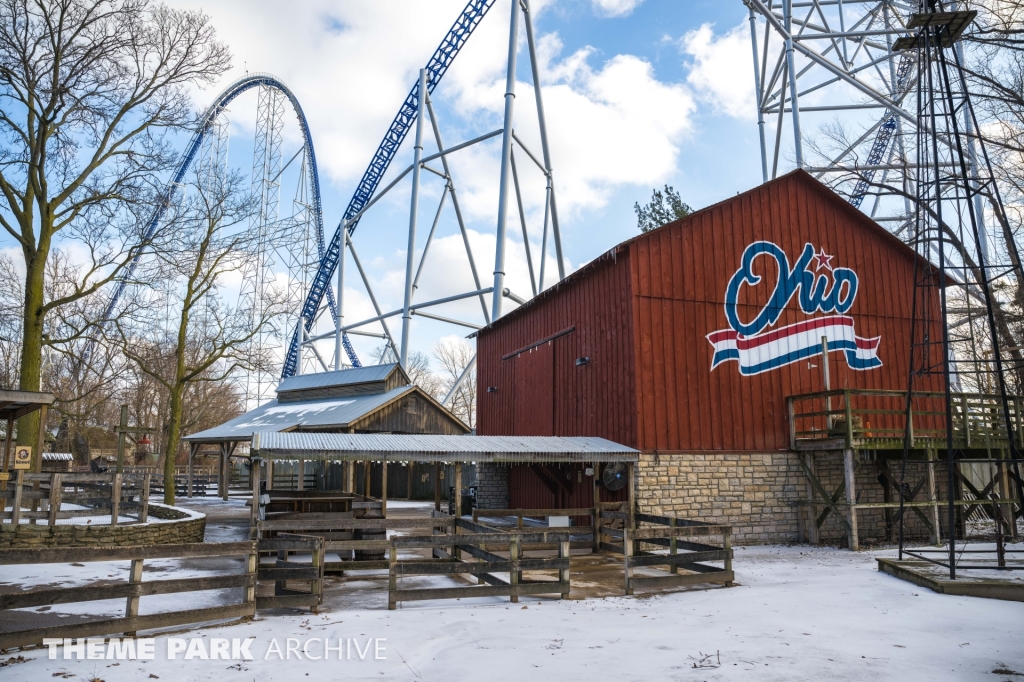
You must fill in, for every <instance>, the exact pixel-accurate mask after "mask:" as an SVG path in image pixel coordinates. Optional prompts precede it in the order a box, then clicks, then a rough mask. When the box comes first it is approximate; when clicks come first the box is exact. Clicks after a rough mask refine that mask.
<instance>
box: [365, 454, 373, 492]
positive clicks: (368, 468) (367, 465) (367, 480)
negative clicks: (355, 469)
mask: <svg viewBox="0 0 1024 682" xmlns="http://www.w3.org/2000/svg"><path fill="white" fill-rule="evenodd" d="M372 470H373V462H371V461H370V460H365V461H363V496H364V497H366V498H369V497H370V472H371V471H372Z"/></svg>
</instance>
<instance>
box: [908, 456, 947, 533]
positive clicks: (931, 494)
mask: <svg viewBox="0 0 1024 682" xmlns="http://www.w3.org/2000/svg"><path fill="white" fill-rule="evenodd" d="M937 456H938V455H937V453H936V452H935V450H933V449H932V448H928V471H927V474H928V501H929V502H931V503H932V507H931V509H932V538H931V540H932V544H933V545H935V546H936V547H937V546H938V545H939V542H941V540H942V538H941V535H940V533H939V492H938V490H937V488H936V486H935V460H936V458H937ZM899 494H900V495H903V491H902V490H901V491H899Z"/></svg>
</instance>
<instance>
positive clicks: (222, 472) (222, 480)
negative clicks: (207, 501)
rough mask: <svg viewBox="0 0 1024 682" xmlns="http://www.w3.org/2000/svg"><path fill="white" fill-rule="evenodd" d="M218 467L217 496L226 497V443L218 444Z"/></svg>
mask: <svg viewBox="0 0 1024 682" xmlns="http://www.w3.org/2000/svg"><path fill="white" fill-rule="evenodd" d="M219 464H220V467H219V468H218V471H217V496H218V497H220V498H222V499H225V500H226V499H228V444H227V443H221V444H220V461H219Z"/></svg>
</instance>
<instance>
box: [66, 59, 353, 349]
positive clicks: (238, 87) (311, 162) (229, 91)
mask: <svg viewBox="0 0 1024 682" xmlns="http://www.w3.org/2000/svg"><path fill="white" fill-rule="evenodd" d="M261 86H262V87H268V88H273V89H275V90H278V91H280V92H281V93H282V94H283V95H285V96H286V97H287V98H288V101H289V102H290V103H291V105H292V109H294V110H295V115H296V117H297V118H298V120H299V126H300V127H301V128H302V140H303V146H304V147H305V153H306V158H307V160H308V164H307V168H308V172H309V184H310V187H311V191H312V195H313V196H312V202H313V216H314V222H315V228H316V241H317V255H318V257H319V258H321V259H322V258H323V257H324V219H323V207H322V203H321V200H320V176H319V173H318V172H317V167H316V152H315V151H314V149H313V136H312V135H311V134H310V132H309V123H308V122H307V121H306V114H305V113H304V112H303V111H302V106H301V105H300V104H299V100H298V99H297V98H296V97H295V94H294V93H293V92H292V91H291V90H289V89H288V87H287V86H286V85H285V84H284V83H282V82H281V81H280V80H278V79H277V78H275V77H274V76H272V75H270V74H266V73H254V74H251V75H246V76H245V77H243V78H240V79H238V80H237V81H235V82H234V83H232V84H231V85H229V86H228V87H227V88H225V89H224V91H223V92H221V93H220V95H219V96H218V97H217V99H215V100H214V102H213V104H211V105H210V106H209V108H207V110H206V112H205V113H204V114H203V117H202V120H201V122H200V125H199V127H198V128H197V129H196V131H195V133H193V135H192V139H191V140H189V143H188V146H187V147H186V148H185V154H184V155H183V156H182V158H181V161H180V162H179V163H178V167H177V169H176V170H175V173H174V177H173V178H172V179H171V181H170V182H169V183H167V186H166V187H165V188H164V191H163V195H162V196H161V197H160V199H159V201H158V203H157V207H156V209H155V210H154V211H153V215H152V216H151V218H150V220H149V223H148V225H147V227H146V231H145V233H144V237H143V240H144V242H148V241H149V240H151V239H152V238H153V236H154V235H155V234H156V231H157V229H158V228H159V227H160V222H161V221H162V220H163V218H164V215H165V214H166V213H167V209H168V208H169V207H170V206H171V205H172V204H173V203H174V199H175V197H176V196H177V193H178V191H179V188H180V187H181V184H182V183H183V182H184V180H185V174H186V173H187V172H188V169H189V168H190V167H191V166H192V162H193V161H195V158H196V156H197V155H198V154H199V150H200V149H201V148H202V145H203V139H204V138H205V137H206V135H207V134H209V132H210V129H211V128H212V127H213V124H214V122H215V121H216V120H217V117H218V116H220V115H221V113H223V112H224V110H225V109H226V108H227V106H228V104H230V103H231V102H232V100H234V99H235V98H236V97H238V96H239V95H241V94H242V93H243V92H246V91H247V90H251V89H253V88H257V87H261ZM139 259H140V256H137V257H136V258H135V259H134V260H133V261H132V262H131V264H130V265H129V267H128V269H127V272H126V274H125V276H124V277H122V278H121V279H120V280H119V281H118V283H117V287H116V288H115V289H114V292H113V295H112V296H111V298H110V302H109V303H108V304H107V307H106V309H105V310H104V314H103V318H102V320H103V321H106V320H109V319H111V317H112V316H113V314H114V311H115V309H116V308H117V304H118V302H119V301H120V299H121V296H122V295H123V294H124V291H125V289H126V288H127V287H128V284H129V282H130V281H131V280H132V279H133V275H134V273H135V269H136V267H137V266H138V264H139ZM327 294H328V304H329V305H330V308H331V310H332V312H333V311H334V310H335V303H334V296H333V294H332V293H331V292H327ZM343 341H344V344H345V350H346V352H347V353H348V355H349V358H350V359H351V361H352V364H353V365H355V366H357V367H358V366H360V364H359V359H358V358H357V357H356V354H355V350H354V349H353V348H352V346H351V344H350V343H349V341H348V338H347V337H345V338H344V339H343ZM93 349H94V344H90V345H89V347H88V348H87V349H86V352H85V354H84V360H86V361H87V360H88V358H89V356H90V355H91V354H92V351H93Z"/></svg>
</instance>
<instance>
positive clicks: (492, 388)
mask: <svg viewBox="0 0 1024 682" xmlns="http://www.w3.org/2000/svg"><path fill="white" fill-rule="evenodd" d="M487 392H488V393H497V392H498V387H497V386H488V387H487Z"/></svg>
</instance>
